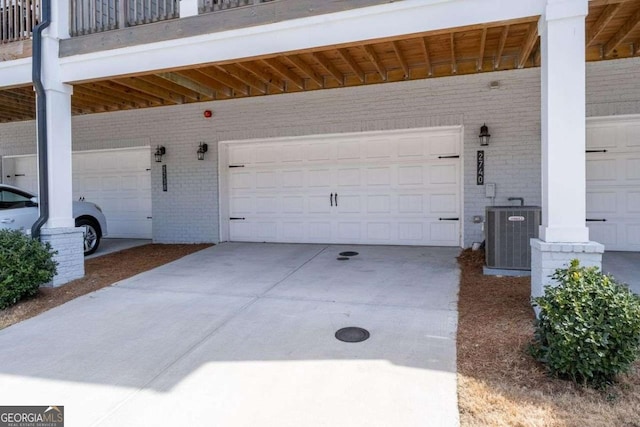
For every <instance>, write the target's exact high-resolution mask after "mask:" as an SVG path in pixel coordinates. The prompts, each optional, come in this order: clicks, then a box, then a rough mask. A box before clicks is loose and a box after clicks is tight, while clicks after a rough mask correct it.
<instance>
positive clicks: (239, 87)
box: [196, 65, 249, 95]
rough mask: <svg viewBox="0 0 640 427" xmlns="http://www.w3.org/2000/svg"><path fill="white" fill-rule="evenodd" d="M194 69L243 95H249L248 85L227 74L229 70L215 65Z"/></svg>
mask: <svg viewBox="0 0 640 427" xmlns="http://www.w3.org/2000/svg"><path fill="white" fill-rule="evenodd" d="M196 71H198V72H200V73H202V74H204V75H206V76H209V77H211V78H212V79H214V80H217V81H219V82H220V83H222V84H223V85H225V86H228V87H230V88H232V89H233V90H235V91H237V92H240V93H241V94H243V95H249V87H248V86H247V85H246V84H245V83H243V82H242V81H240V80H238V79H236V78H235V77H233V76H232V75H231V74H229V72H228V71H227V70H225V69H224V68H221V67H219V66H217V65H211V66H209V67H205V68H196Z"/></svg>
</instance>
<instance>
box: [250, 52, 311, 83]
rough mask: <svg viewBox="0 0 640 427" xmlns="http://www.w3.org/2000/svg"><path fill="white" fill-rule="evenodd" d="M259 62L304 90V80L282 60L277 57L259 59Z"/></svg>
mask: <svg viewBox="0 0 640 427" xmlns="http://www.w3.org/2000/svg"><path fill="white" fill-rule="evenodd" d="M258 63H260V64H263V65H265V66H267V67H268V68H270V69H272V70H273V71H275V72H276V73H277V74H279V75H280V76H281V77H282V78H283V79H285V81H288V82H291V83H292V84H293V85H294V86H296V87H298V89H302V90H304V82H303V81H302V78H301V77H300V76H298V75H297V74H296V73H294V72H293V71H291V70H290V69H289V68H287V67H286V66H285V65H284V64H283V63H282V62H280V61H278V59H277V58H272V59H259V60H258Z"/></svg>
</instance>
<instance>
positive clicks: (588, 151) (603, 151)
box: [587, 150, 607, 153]
mask: <svg viewBox="0 0 640 427" xmlns="http://www.w3.org/2000/svg"><path fill="white" fill-rule="evenodd" d="M606 152H607V150H587V153H606Z"/></svg>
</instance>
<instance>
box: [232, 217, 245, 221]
mask: <svg viewBox="0 0 640 427" xmlns="http://www.w3.org/2000/svg"><path fill="white" fill-rule="evenodd" d="M229 219H230V220H231V221H244V218H239V217H235V216H232V217H231V218H229Z"/></svg>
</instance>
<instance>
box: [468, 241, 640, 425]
mask: <svg viewBox="0 0 640 427" xmlns="http://www.w3.org/2000/svg"><path fill="white" fill-rule="evenodd" d="M458 262H459V264H460V270H461V273H460V275H461V278H460V295H459V303H458V304H459V305H458V309H459V323H458V347H457V350H458V399H459V407H460V419H461V424H462V426H576V427H577V426H580V427H583V426H625V427H639V426H640V363H638V364H636V369H635V370H634V372H632V373H631V374H629V375H624V376H622V377H621V378H620V381H619V383H618V384H617V385H615V386H611V387H609V388H608V389H607V390H604V391H596V390H592V389H587V388H583V387H579V386H575V385H573V384H572V383H570V382H568V381H563V380H559V379H555V378H550V377H548V376H547V375H546V373H545V370H544V367H543V366H542V365H540V364H539V363H537V362H536V361H535V360H534V359H533V358H532V357H531V356H529V355H528V353H527V345H528V344H529V343H530V342H531V340H532V337H533V321H534V314H533V310H532V308H531V305H530V303H529V301H530V286H531V285H530V283H531V282H530V279H529V278H528V277H518V278H514V277H491V276H484V275H483V274H482V264H483V262H484V253H483V252H481V251H475V252H472V251H470V250H465V251H463V252H462V254H461V255H460V257H459V258H458Z"/></svg>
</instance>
